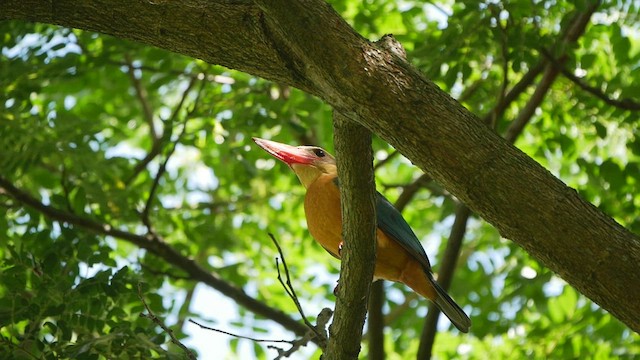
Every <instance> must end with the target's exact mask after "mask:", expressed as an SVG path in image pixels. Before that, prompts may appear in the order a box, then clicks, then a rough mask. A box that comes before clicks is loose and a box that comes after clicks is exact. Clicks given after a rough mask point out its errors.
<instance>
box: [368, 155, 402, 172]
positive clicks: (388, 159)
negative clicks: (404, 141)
mask: <svg viewBox="0 0 640 360" xmlns="http://www.w3.org/2000/svg"><path fill="white" fill-rule="evenodd" d="M398 155H400V152H399V151H398V150H393V151H392V152H391V153H390V154H389V155H387V157H386V158H384V159H382V160H380V161H378V162H377V163H376V164H375V165H374V166H373V170H374V171H375V170H378V169H379V168H381V167H383V166H384V165H385V164H386V163H388V162H389V161H391V160H393V158H395V157H396V156H398Z"/></svg>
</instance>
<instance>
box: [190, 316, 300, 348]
mask: <svg viewBox="0 0 640 360" xmlns="http://www.w3.org/2000/svg"><path fill="white" fill-rule="evenodd" d="M189 322H190V323H192V324H195V325H198V326H199V327H200V328H202V329H205V330H210V331H215V332H218V333H221V334H225V335H229V336H232V337H235V338H238V339H246V340H251V341H254V342H258V343H260V342H271V343H286V344H291V345H293V344H294V342H295V341H291V340H271V339H258V338H254V337H251V336H246V335H238V334H234V333H231V332H228V331H224V330H220V329H216V328H212V327H209V326H206V325H202V324H200V323H199V322H197V321H195V320H193V319H189Z"/></svg>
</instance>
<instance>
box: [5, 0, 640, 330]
mask: <svg viewBox="0 0 640 360" xmlns="http://www.w3.org/2000/svg"><path fill="white" fill-rule="evenodd" d="M257 3H258V5H259V6H255V5H254V4H253V3H250V2H248V1H247V2H245V1H241V0H239V1H222V0H219V1H208V2H205V1H198V0H191V1H184V2H180V3H176V2H125V1H120V2H111V1H109V2H103V1H97V0H90V1H83V2H75V1H70V0H61V1H56V2H55V3H51V2H49V1H44V0H40V1H38V0H27V1H23V0H20V1H18V0H6V1H4V2H2V3H0V20H2V19H23V20H30V21H41V22H47V23H52V24H58V25H63V26H69V27H77V28H82V29H87V30H93V31H99V32H103V33H108V34H112V35H115V36H119V37H122V38H127V39H134V40H137V41H141V42H144V43H147V44H151V45H155V46H159V47H162V48H165V49H169V50H171V51H174V52H178V53H182V54H185V55H189V56H192V57H196V58H199V59H203V60H205V61H207V62H210V63H214V64H221V65H225V66H228V67H231V68H234V69H238V70H242V71H246V72H249V73H251V74H253V75H256V76H261V77H264V78H267V79H271V80H276V81H278V82H280V83H284V84H288V85H292V86H295V87H298V88H300V89H302V90H304V91H307V92H309V93H311V94H314V95H317V96H320V97H321V98H322V99H323V100H325V101H326V102H327V103H329V104H330V105H332V106H333V107H334V109H337V110H338V111H340V112H342V113H343V114H345V115H346V116H347V117H349V118H350V119H354V120H356V121H358V122H360V123H361V124H362V125H363V126H365V127H366V128H367V129H369V130H370V131H372V132H373V133H375V134H378V135H379V136H380V137H381V138H382V139H384V140H385V141H387V142H388V143H389V144H391V145H392V146H394V147H395V148H396V149H397V150H399V151H400V152H401V153H402V154H403V155H404V156H406V157H407V158H408V159H409V160H411V161H412V162H413V163H414V164H416V165H417V166H419V167H420V168H421V169H423V170H424V171H425V172H426V173H428V174H429V175H430V176H431V177H432V178H433V179H434V180H435V181H437V182H439V183H440V184H442V186H443V187H444V188H446V189H447V190H448V191H449V192H450V193H452V194H453V195H455V196H456V197H457V198H458V199H460V200H461V201H462V202H464V203H465V204H466V205H468V206H469V207H470V208H471V209H472V210H473V211H474V212H475V213H477V214H479V215H480V216H482V217H483V218H484V219H485V220H487V221H488V222H489V223H491V224H493V225H494V226H495V227H496V228H497V229H498V230H499V231H500V233H501V234H502V235H503V236H504V237H506V238H509V239H512V240H513V241H515V242H516V243H518V244H519V245H520V246H522V247H523V248H524V249H525V250H526V251H527V252H529V253H530V254H531V255H532V256H533V257H535V258H536V259H538V260H540V261H541V262H542V263H543V264H545V265H546V266H547V267H549V268H550V269H552V270H553V271H554V272H556V273H558V274H559V275H560V276H561V277H562V278H564V279H565V280H566V281H567V282H568V283H570V284H571V285H572V286H574V287H575V288H576V289H578V290H579V291H580V292H582V293H583V294H585V295H587V296H588V297H589V298H591V299H592V300H594V301H595V302H596V303H598V304H600V305H601V306H602V307H603V308H605V309H606V310H608V311H610V312H611V313H612V314H613V315H615V316H616V317H618V318H619V319H620V320H622V321H623V322H625V323H626V324H627V325H629V326H630V327H631V328H632V329H634V330H636V331H640V318H639V317H638V316H637V314H638V313H640V302H638V301H636V299H638V298H640V273H638V272H637V268H636V266H635V264H638V263H640V238H638V236H636V235H634V234H632V233H630V232H629V231H627V230H626V229H624V228H623V227H622V226H620V225H619V224H617V223H616V222H615V221H614V220H613V219H611V218H610V217H609V216H607V215H605V214H603V213H602V212H601V211H600V210H598V209H597V208H596V207H594V206H593V205H591V204H589V203H588V202H586V201H584V200H583V199H582V198H580V196H579V195H578V194H577V192H576V191H575V190H573V189H571V188H569V187H567V186H566V185H565V184H563V183H562V181H560V180H558V179H557V178H555V177H554V176H553V175H551V174H550V173H549V172H548V171H547V170H546V169H544V168H543V167H542V166H540V165H539V164H538V163H536V162H535V161H534V160H532V159H531V158H530V157H528V156H527V155H526V154H524V153H522V152H521V151H520V150H518V149H516V148H515V147H513V146H512V145H511V144H509V143H508V142H507V141H505V140H504V139H502V138H501V137H500V136H499V135H497V134H496V133H495V132H493V131H492V129H490V128H488V127H487V126H486V125H485V124H484V123H482V122H481V121H480V120H479V119H478V118H477V117H476V116H474V115H473V114H471V113H470V112H469V111H468V110H466V109H465V108H464V107H462V106H461V105H460V104H459V103H457V102H456V101H455V100H453V99H452V98H451V97H450V96H449V95H448V94H446V93H444V92H443V91H441V90H440V89H438V87H437V86H435V85H434V84H433V83H432V82H431V81H429V80H427V79H425V78H424V77H423V76H422V75H421V74H420V73H419V72H418V71H417V70H416V69H415V68H413V67H412V66H411V65H410V64H408V63H407V62H406V61H404V60H403V59H402V58H400V57H399V56H397V55H395V54H394V53H392V52H389V51H385V50H384V49H380V48H379V47H377V46H375V44H372V43H370V42H369V41H367V40H366V39H363V38H362V37H361V36H360V35H359V34H357V33H356V32H355V31H354V30H353V29H352V28H351V27H349V25H348V24H347V23H346V22H345V21H344V20H343V19H342V18H341V17H340V16H339V15H338V14H337V13H336V12H335V11H334V10H333V9H332V8H331V7H330V6H328V5H327V4H326V3H325V2H323V1H322V0H288V1H285V0H269V1H266V0H260V1H259V2H257ZM597 5H598V2H588V3H587V4H585V5H584V7H583V8H585V9H589V8H593V7H595V6H597ZM587 20H588V19H587ZM507 97H508V94H507V95H506V96H505V99H506V98H507ZM423 130H424V131H423ZM514 214H515V215H514Z"/></svg>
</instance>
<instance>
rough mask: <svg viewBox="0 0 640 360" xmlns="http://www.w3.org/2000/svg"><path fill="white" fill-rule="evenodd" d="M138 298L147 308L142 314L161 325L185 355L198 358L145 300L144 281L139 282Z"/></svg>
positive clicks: (192, 359)
mask: <svg viewBox="0 0 640 360" xmlns="http://www.w3.org/2000/svg"><path fill="white" fill-rule="evenodd" d="M138 298H139V299H140V301H142V304H143V305H144V308H145V309H147V313H146V314H144V313H140V316H143V317H146V318H147V319H149V320H151V321H153V323H154V324H156V325H158V326H160V327H161V328H162V330H164V332H166V333H167V334H168V335H169V337H170V338H171V342H172V343H174V344H176V345H177V346H178V347H179V348H180V349H182V351H184V353H185V355H187V357H188V358H189V359H191V360H196V359H197V357H196V355H195V354H194V353H193V352H192V351H191V350H189V349H188V348H187V347H186V346H185V345H184V344H183V343H182V342H180V340H178V338H177V337H176V336H175V335H174V334H173V330H171V329H169V328H168V327H167V326H166V325H165V324H164V323H163V322H162V320H160V319H159V318H158V317H157V316H156V315H155V314H154V313H153V311H151V309H150V308H149V305H147V302H146V301H145V300H144V296H143V295H142V283H138Z"/></svg>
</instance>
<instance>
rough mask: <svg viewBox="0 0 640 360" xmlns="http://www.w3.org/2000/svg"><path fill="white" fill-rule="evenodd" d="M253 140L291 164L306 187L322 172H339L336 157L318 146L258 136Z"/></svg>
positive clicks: (276, 156)
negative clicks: (293, 144) (293, 143)
mask: <svg viewBox="0 0 640 360" xmlns="http://www.w3.org/2000/svg"><path fill="white" fill-rule="evenodd" d="M253 141H255V142H256V144H258V146H260V147H261V148H263V149H264V150H265V151H266V152H268V153H269V154H271V155H272V156H273V157H275V158H276V159H279V160H281V161H282V162H284V163H285V164H287V165H289V167H290V168H291V169H292V170H293V171H294V172H295V173H296V175H297V176H298V179H300V182H301V183H302V185H304V187H305V188H309V186H310V185H311V184H312V183H313V182H314V181H315V180H316V179H317V178H318V176H320V175H322V174H330V175H334V174H337V168H336V159H335V158H334V157H333V156H331V154H329V153H328V152H326V151H325V150H324V149H322V148H319V147H317V146H291V145H287V144H281V143H279V142H275V141H270V140H265V139H260V138H256V137H254V138H253Z"/></svg>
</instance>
